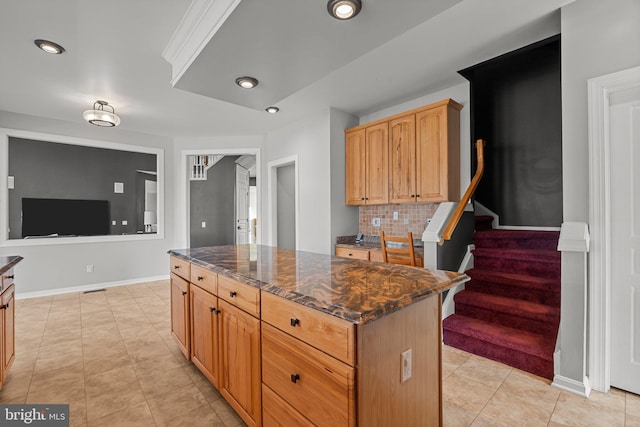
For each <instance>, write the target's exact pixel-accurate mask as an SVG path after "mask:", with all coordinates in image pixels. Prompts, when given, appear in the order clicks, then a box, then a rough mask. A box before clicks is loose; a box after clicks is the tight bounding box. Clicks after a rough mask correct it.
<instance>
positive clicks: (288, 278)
mask: <svg viewBox="0 0 640 427" xmlns="http://www.w3.org/2000/svg"><path fill="white" fill-rule="evenodd" d="M169 254H170V255H173V256H176V257H178V258H182V259H184V260H186V261H190V262H192V263H193V264H195V265H199V266H202V267H204V268H207V269H209V270H211V271H214V272H218V273H221V274H224V275H225V276H228V277H232V278H235V279H237V280H239V281H240V282H243V283H246V284H248V285H251V286H254V287H258V288H260V289H261V290H263V291H266V292H270V293H272V294H276V295H280V296H282V297H284V298H286V299H289V300H292V301H295V302H298V303H300V304H303V305H305V306H308V307H311V308H314V309H317V310H320V311H323V312H326V313H329V314H332V315H334V316H336V317H339V318H342V319H345V320H348V321H350V322H353V323H366V322H369V321H371V320H375V319H377V318H379V317H382V316H384V315H385V314H388V313H391V312H393V311H396V310H399V309H400V308H402V307H404V306H406V305H409V304H411V303H413V302H415V301H418V300H421V299H423V298H426V297H429V296H432V295H437V294H439V293H441V292H442V291H444V290H446V289H448V288H450V287H452V286H454V285H456V284H458V283H462V282H465V281H467V280H469V277H468V276H467V275H465V274H461V273H454V272H449V271H441V270H427V269H423V268H416V267H405V266H401V265H394V264H383V263H378V262H370V261H360V260H354V259H348V258H340V257H334V256H329V255H322V254H316V253H311V252H303V251H294V250H286V249H279V248H274V247H271V246H263V245H237V246H234V245H230V246H212V247H205V248H193V249H180V250H171V251H169Z"/></svg>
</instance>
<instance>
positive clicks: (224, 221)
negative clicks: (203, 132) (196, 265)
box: [178, 149, 260, 248]
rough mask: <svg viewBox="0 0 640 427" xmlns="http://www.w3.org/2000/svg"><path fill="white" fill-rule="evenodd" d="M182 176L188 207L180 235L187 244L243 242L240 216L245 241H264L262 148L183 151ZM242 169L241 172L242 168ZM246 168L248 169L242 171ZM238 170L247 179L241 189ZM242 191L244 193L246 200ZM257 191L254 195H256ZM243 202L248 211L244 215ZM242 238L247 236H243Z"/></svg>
mask: <svg viewBox="0 0 640 427" xmlns="http://www.w3.org/2000/svg"><path fill="white" fill-rule="evenodd" d="M182 165H183V169H182V177H183V179H184V187H182V188H184V189H185V190H184V195H183V197H180V199H182V200H184V206H186V209H185V210H184V211H182V212H185V217H184V220H182V221H179V222H178V223H179V224H182V226H181V229H182V230H181V231H179V235H182V236H184V238H183V239H184V247H191V248H195V247H204V246H217V245H232V244H236V242H239V240H238V238H239V236H238V229H237V226H238V219H242V220H243V221H244V222H245V223H246V227H244V229H243V231H244V232H245V233H244V237H246V239H245V240H243V242H246V243H260V236H259V230H257V228H258V223H259V222H258V218H259V215H260V206H259V203H260V190H259V188H260V182H259V181H260V180H259V179H258V176H259V169H260V168H259V152H258V150H253V149H239V150H211V151H207V150H198V151H197V152H195V151H183V152H182ZM238 171H241V172H238ZM242 172H244V173H242ZM238 174H240V175H242V176H243V177H244V178H246V179H242V180H241V181H242V183H244V184H246V185H244V187H246V188H245V189H244V190H240V189H238V185H237V182H238V180H239V179H238ZM238 193H243V194H245V195H246V197H244V198H242V201H244V202H245V203H242V201H241V200H240V198H239V197H238ZM252 193H253V197H252ZM239 205H242V206H243V207H242V211H243V212H245V211H246V214H245V215H240V216H241V217H243V218H239V217H238V214H239V212H240V210H239ZM240 237H241V238H242V237H243V236H240Z"/></svg>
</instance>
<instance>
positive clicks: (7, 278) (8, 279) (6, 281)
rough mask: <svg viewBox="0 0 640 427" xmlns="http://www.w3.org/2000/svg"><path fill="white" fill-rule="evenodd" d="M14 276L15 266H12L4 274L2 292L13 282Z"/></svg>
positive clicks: (0, 285) (1, 284)
mask: <svg viewBox="0 0 640 427" xmlns="http://www.w3.org/2000/svg"><path fill="white" fill-rule="evenodd" d="M13 277H14V274H13V268H10V269H9V270H7V271H5V272H4V273H3V274H2V282H0V292H2V291H4V290H5V289H7V288H8V287H9V286H11V285H12V284H13Z"/></svg>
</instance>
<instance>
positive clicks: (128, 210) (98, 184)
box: [9, 137, 156, 239]
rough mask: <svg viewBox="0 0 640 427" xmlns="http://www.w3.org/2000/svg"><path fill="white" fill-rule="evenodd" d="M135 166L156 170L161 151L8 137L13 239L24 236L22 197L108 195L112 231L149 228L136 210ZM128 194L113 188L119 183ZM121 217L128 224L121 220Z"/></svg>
mask: <svg viewBox="0 0 640 427" xmlns="http://www.w3.org/2000/svg"><path fill="white" fill-rule="evenodd" d="M136 170H147V171H155V170H156V155H154V154H146V153H136V152H130V151H120V150H113V149H107V148H96V147H86V146H81V145H72V144H61V143H53V142H47V141H37V140H30V139H22V138H15V137H9V176H13V177H15V188H14V189H12V190H9V229H10V231H9V238H10V239H20V238H22V235H21V231H22V223H21V212H22V208H21V206H22V202H21V201H22V198H23V197H31V198H49V199H83V200H108V201H109V208H110V211H111V212H110V217H111V220H115V221H117V225H115V226H113V225H112V226H111V234H123V233H124V234H131V233H136V232H137V231H142V230H144V225H143V224H142V222H141V221H139V218H140V215H139V213H138V212H137V211H136V209H137V206H136V205H137V202H136V201H137V200H138V198H142V200H143V201H144V190H143V192H142V194H138V190H137V186H136V175H137V173H136ZM115 182H122V183H123V184H124V193H122V194H119V193H118V194H116V193H114V183H115ZM122 220H126V221H127V223H128V224H127V225H126V226H125V225H122Z"/></svg>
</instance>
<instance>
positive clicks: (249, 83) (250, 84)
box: [236, 76, 258, 89]
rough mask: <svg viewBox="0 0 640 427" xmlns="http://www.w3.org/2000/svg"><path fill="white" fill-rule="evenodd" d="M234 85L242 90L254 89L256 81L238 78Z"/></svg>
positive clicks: (250, 78) (251, 78)
mask: <svg viewBox="0 0 640 427" xmlns="http://www.w3.org/2000/svg"><path fill="white" fill-rule="evenodd" d="M236 84H237V85H238V86H240V87H241V88H244V89H253V88H254V87H256V86H258V79H255V78H253V77H248V76H245V77H238V78H237V79H236Z"/></svg>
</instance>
